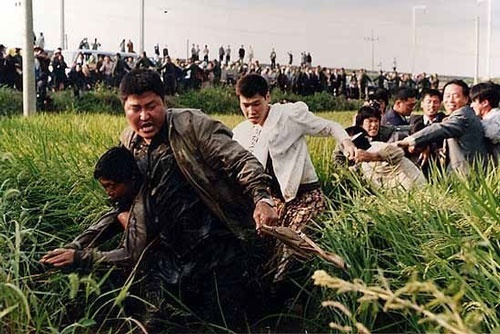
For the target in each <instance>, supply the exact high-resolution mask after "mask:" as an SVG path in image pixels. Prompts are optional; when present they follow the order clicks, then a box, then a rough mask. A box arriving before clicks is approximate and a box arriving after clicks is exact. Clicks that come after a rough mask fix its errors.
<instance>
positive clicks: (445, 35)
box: [0, 0, 500, 76]
mask: <svg viewBox="0 0 500 334" xmlns="http://www.w3.org/2000/svg"><path fill="white" fill-rule="evenodd" d="M19 1H22V0H0V8H1V12H0V43H3V44H5V45H7V46H13V45H22V22H23V21H22V9H21V7H19V6H16V5H15V3H18V2H19ZM144 1H145V4H146V5H145V18H146V19H145V50H146V51H147V52H148V54H150V55H151V54H152V53H153V46H154V45H155V44H156V43H159V44H160V48H163V46H164V45H165V44H167V45H168V48H169V51H170V54H171V55H172V56H174V57H185V56H186V53H187V43H188V41H189V45H191V44H192V43H195V44H199V45H200V47H201V48H203V46H204V45H205V44H208V46H209V49H210V58H214V57H216V56H217V50H218V48H219V46H220V45H221V44H223V45H224V46H227V45H228V44H230V45H231V48H232V49H233V55H234V56H235V55H236V53H237V49H238V48H239V46H240V45H241V44H243V45H244V46H245V48H246V49H248V46H249V45H252V46H253V49H254V54H255V58H257V59H259V60H261V62H269V53H270V51H271V49H272V48H273V47H274V48H275V49H276V52H277V54H278V62H281V63H285V62H286V61H287V59H288V58H287V52H288V51H291V52H292V53H293V54H294V57H295V60H294V62H295V64H297V63H298V61H299V56H300V53H301V52H302V51H307V52H310V53H311V55H312V58H313V64H314V65H322V66H327V67H347V68H361V67H364V68H367V69H371V67H372V46H373V47H374V65H375V70H379V69H382V70H384V71H387V70H391V68H392V66H393V62H394V60H396V64H397V68H398V70H399V71H400V72H408V71H410V70H411V68H412V64H413V53H412V37H411V36H412V34H411V32H412V28H411V27H412V12H413V11H415V18H416V20H415V27H416V29H415V31H416V38H415V40H416V47H415V53H414V54H415V61H414V65H413V66H414V69H415V72H423V71H425V72H427V73H434V72H436V73H439V74H450V75H467V76H472V75H473V74H474V68H475V51H476V33H475V18H476V16H478V17H479V18H480V47H479V51H480V66H479V74H480V76H485V75H486V74H487V73H486V72H487V71H486V49H487V42H486V36H487V17H488V15H487V14H488V11H487V8H488V4H487V1H488V0H486V1H483V2H481V3H478V1H477V0H251V1H250V0H246V1H243V0H177V1H174V0H144ZM491 1H492V39H491V74H492V75H493V76H500V49H499V48H500V34H498V31H499V27H500V23H499V22H498V19H497V18H498V17H500V16H499V15H498V14H500V4H497V3H495V0H491ZM60 3H61V0H33V15H34V31H35V33H36V35H37V36H38V35H39V33H40V32H43V33H44V35H45V40H46V47H47V48H49V49H53V48H56V47H58V46H59V44H60ZM139 6H140V0H84V1H82V0H65V31H66V34H67V40H68V44H69V48H70V49H71V48H76V47H77V46H78V43H79V41H80V40H81V39H82V38H83V37H88V38H89V40H90V41H92V40H93V39H94V38H95V37H97V39H98V40H99V42H100V43H101V44H102V49H104V50H109V51H117V50H118V48H119V43H120V41H121V40H122V39H123V38H126V39H131V40H132V41H133V42H134V45H135V49H137V48H138V47H139V22H140V19H139V13H140V11H139ZM415 6H419V7H417V8H418V9H413V7H415ZM423 6H425V7H426V8H425V9H423V8H422V7H423ZM165 10H167V13H164V11H165ZM372 32H373V35H372ZM372 36H373V40H374V41H373V42H371V41H370V40H371V39H372Z"/></svg>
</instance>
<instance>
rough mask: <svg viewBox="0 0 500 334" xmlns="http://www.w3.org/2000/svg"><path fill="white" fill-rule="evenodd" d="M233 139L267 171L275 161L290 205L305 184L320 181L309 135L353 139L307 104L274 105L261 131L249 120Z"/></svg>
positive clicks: (284, 196) (277, 173)
mask: <svg viewBox="0 0 500 334" xmlns="http://www.w3.org/2000/svg"><path fill="white" fill-rule="evenodd" d="M233 133H234V136H233V139H235V140H236V141H238V142H239V143H240V144H241V145H242V146H243V147H245V148H246V149H248V150H249V151H250V152H252V153H253V154H254V155H255V156H256V157H257V159H258V160H259V161H260V163H261V164H262V165H263V166H264V167H266V165H267V159H268V157H269V156H270V157H271V160H272V165H273V170H274V174H275V175H276V178H277V179H278V183H279V185H280V189H281V193H282V195H283V198H284V199H285V201H286V202H289V201H291V200H292V199H294V198H295V196H296V195H297V191H298V188H299V186H300V185H301V184H308V183H313V182H317V181H318V176H317V174H316V171H315V169H314V166H313V164H312V161H311V157H310V155H309V150H308V149H307V143H306V138H305V135H310V136H322V137H328V136H332V137H334V138H335V139H336V140H337V142H341V141H343V140H344V139H346V138H349V136H348V135H347V133H346V132H345V130H344V128H343V127H342V126H341V125H340V124H338V123H337V122H334V121H330V120H326V119H324V118H321V117H318V116H316V115H314V114H313V113H312V112H310V111H309V108H308V106H307V105H306V104H305V103H304V102H296V103H286V104H273V105H271V107H270V110H269V114H268V116H267V118H266V120H265V122H264V124H263V126H262V127H261V126H260V125H254V124H252V123H251V122H250V121H248V120H246V121H243V122H242V123H240V124H238V125H237V126H236V127H235V128H234V130H233Z"/></svg>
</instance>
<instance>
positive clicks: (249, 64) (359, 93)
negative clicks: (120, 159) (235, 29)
mask: <svg viewBox="0 0 500 334" xmlns="http://www.w3.org/2000/svg"><path fill="white" fill-rule="evenodd" d="M42 42H43V43H42ZM44 44H45V42H44V39H43V35H41V36H40V37H39V39H38V41H37V42H35V47H34V52H35V68H36V82H37V94H38V96H39V99H38V100H39V106H38V107H39V108H42V109H43V101H44V99H45V97H46V95H47V91H58V90H63V89H66V88H69V87H70V88H72V89H73V91H74V94H75V96H76V97H78V96H80V94H81V93H82V91H85V90H90V89H92V88H93V87H95V86H96V84H104V85H106V86H110V87H111V86H113V87H116V86H118V84H119V82H120V81H121V78H123V76H124V75H125V73H127V72H128V71H130V70H131V69H133V68H140V67H145V68H154V69H156V70H157V71H158V72H160V73H161V76H162V78H163V81H164V84H165V88H166V92H167V95H174V94H179V93H182V92H183V91H186V90H189V89H200V88H202V87H207V86H219V85H234V84H235V83H236V82H237V80H238V79H239V78H240V77H241V76H243V75H245V74H247V73H259V74H261V75H262V76H263V77H264V78H265V79H266V80H267V81H268V83H269V85H270V87H271V89H279V90H281V91H283V92H292V93H295V94H298V95H302V96H305V95H311V94H314V93H320V92H326V93H328V94H332V95H334V96H343V97H346V98H348V99H363V100H364V99H366V98H367V97H368V90H370V89H372V88H374V87H379V88H385V89H388V90H389V92H391V94H394V92H395V91H396V89H397V88H398V87H410V88H418V90H419V91H422V90H423V89H428V88H438V87H439V79H438V77H437V75H436V74H434V75H431V76H430V77H429V76H427V75H426V74H425V73H422V74H419V75H417V76H415V77H413V76H412V75H410V74H407V73H404V74H400V73H398V72H397V71H396V69H395V68H394V69H393V71H392V72H387V73H384V72H383V71H380V73H379V74H378V75H377V76H375V75H373V74H372V75H371V76H370V75H369V74H368V73H367V71H366V70H365V69H360V70H357V71H353V70H350V71H348V70H346V69H345V68H343V67H342V68H340V67H339V68H327V67H322V66H320V65H317V66H313V64H312V56H311V54H310V53H309V52H305V51H304V52H302V54H301V57H300V64H299V65H294V63H293V55H292V53H291V52H288V53H287V54H288V63H287V64H279V63H277V62H276V51H275V49H272V51H271V53H270V55H269V64H263V63H261V61H259V60H258V59H255V58H254V56H253V49H252V47H251V46H249V48H248V50H246V49H245V48H244V46H243V45H241V47H240V48H239V50H238V56H237V57H236V59H232V58H231V48H230V46H229V45H228V46H227V47H224V46H222V45H221V47H220V48H219V54H218V58H213V57H212V59H211V58H210V56H209V55H210V54H209V50H208V47H207V45H205V46H204V48H203V49H200V48H199V46H198V45H194V44H193V46H192V49H191V57H190V58H189V59H173V58H171V57H170V56H169V51H168V48H167V47H166V46H165V47H164V48H163V49H162V50H161V51H162V52H160V47H159V45H158V44H157V45H155V47H154V54H153V56H151V57H149V56H148V55H146V52H142V53H141V54H140V55H139V54H137V53H135V51H134V46H133V42H132V41H131V40H128V42H126V40H125V39H123V40H122V42H121V43H120V47H119V52H116V53H114V52H113V53H111V52H104V51H99V49H100V46H101V44H100V43H99V42H98V40H97V38H95V39H94V42H92V43H89V41H88V39H87V38H84V39H82V41H81V42H80V43H79V45H78V50H79V51H81V53H79V54H77V53H75V54H70V56H68V58H69V57H71V58H74V59H65V58H64V55H63V54H64V52H62V50H61V49H57V50H55V51H54V52H50V53H49V52H47V51H46V50H44V48H43V45H44ZM160 53H161V54H160ZM75 55H76V56H75ZM21 74H22V56H21V53H20V49H19V48H6V47H5V46H4V45H0V85H5V86H8V87H11V88H15V89H19V90H21V89H22V75H21Z"/></svg>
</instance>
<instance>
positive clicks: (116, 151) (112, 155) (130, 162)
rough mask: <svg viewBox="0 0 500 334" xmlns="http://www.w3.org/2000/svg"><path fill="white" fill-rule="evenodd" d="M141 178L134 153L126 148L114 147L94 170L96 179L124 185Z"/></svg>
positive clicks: (103, 156)
mask: <svg viewBox="0 0 500 334" xmlns="http://www.w3.org/2000/svg"><path fill="white" fill-rule="evenodd" d="M138 176H140V172H139V168H138V167H137V163H136V162H135V159H134V156H133V154H132V152H130V151H129V150H127V149H126V148H125V147H119V146H117V147H112V148H110V149H109V150H107V151H106V152H105V153H104V154H103V155H102V156H101V157H100V158H99V160H98V161H97V163H96V165H95V168H94V179H96V180H98V179H99V178H101V177H103V178H105V179H108V180H111V181H114V182H118V183H124V182H130V181H135V180H136V179H137V177H138Z"/></svg>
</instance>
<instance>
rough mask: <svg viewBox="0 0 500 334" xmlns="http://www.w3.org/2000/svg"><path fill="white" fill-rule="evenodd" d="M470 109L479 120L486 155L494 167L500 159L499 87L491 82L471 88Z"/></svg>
mask: <svg viewBox="0 0 500 334" xmlns="http://www.w3.org/2000/svg"><path fill="white" fill-rule="evenodd" d="M470 98H471V101H472V103H471V107H472V108H473V109H474V112H475V113H476V115H477V116H478V117H479V118H481V124H482V125H483V128H484V136H485V137H486V139H487V149H488V155H489V156H491V157H492V158H493V161H494V162H495V164H496V165H498V163H499V159H500V109H498V103H499V102H500V87H499V86H498V85H496V84H495V83H493V82H482V83H479V84H477V85H475V86H473V87H472V88H471V91H470Z"/></svg>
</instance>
